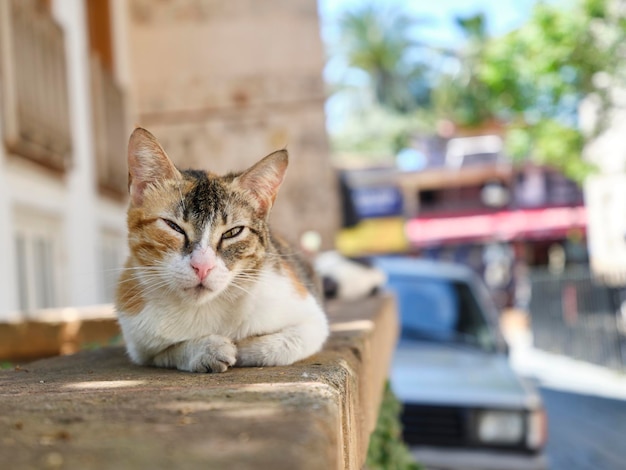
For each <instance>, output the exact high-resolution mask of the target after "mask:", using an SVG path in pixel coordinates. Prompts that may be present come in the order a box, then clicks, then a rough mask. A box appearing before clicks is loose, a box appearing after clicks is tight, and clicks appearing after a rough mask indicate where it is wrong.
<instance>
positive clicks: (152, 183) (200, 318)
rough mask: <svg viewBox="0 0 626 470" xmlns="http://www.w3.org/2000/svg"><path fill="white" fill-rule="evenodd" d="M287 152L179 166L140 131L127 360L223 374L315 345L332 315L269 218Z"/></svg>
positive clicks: (122, 308) (279, 361)
mask: <svg viewBox="0 0 626 470" xmlns="http://www.w3.org/2000/svg"><path fill="white" fill-rule="evenodd" d="M287 162H288V156H287V151H286V150H279V151H276V152H274V153H272V154H270V155H268V156H267V157H265V158H263V159H262V160H260V161H259V162H258V163H256V164H255V165H253V166H252V167H251V168H249V169H248V170H246V171H244V172H241V173H231V174H227V175H225V176H217V175H215V174H212V173H210V172H206V171H201V170H184V171H180V170H178V169H177V168H176V167H175V166H174V164H173V163H172V162H171V161H170V159H169V158H168V156H167V155H166V153H165V151H164V150H163V148H162V147H161V146H160V145H159V143H158V142H157V140H156V138H155V137H154V136H153V135H152V134H151V133H150V132H148V131H147V130H145V129H142V128H137V129H135V131H134V132H133V133H132V135H131V137H130V141H129V146H128V168H129V191H130V204H129V208H128V244H129V248H130V256H129V257H128V260H127V262H126V265H125V269H124V271H123V273H122V275H121V276H120V279H119V282H118V287H117V299H116V308H117V312H118V318H119V323H120V326H121V328H122V332H123V336H124V340H125V343H126V347H127V351H128V354H129V356H130V358H131V360H132V361H133V362H135V363H137V364H143V365H152V366H158V367H168V368H177V369H180V370H184V371H191V372H224V371H226V370H227V369H228V368H229V367H231V366H278V365H288V364H291V363H293V362H295V361H298V360H300V359H304V358H306V357H308V356H310V355H312V354H314V353H315V352H317V351H319V350H320V349H321V347H322V345H323V343H324V341H325V340H326V338H327V336H328V323H327V319H326V315H325V314H324V311H323V309H322V306H321V303H322V301H321V298H320V293H319V290H318V287H317V284H316V282H315V280H314V273H313V271H312V269H311V268H310V267H309V266H308V265H307V264H305V263H304V262H303V261H302V260H301V259H300V258H299V257H298V255H296V254H295V253H294V251H293V250H292V249H291V248H290V247H289V246H288V245H287V244H285V243H284V242H282V241H281V240H280V239H278V238H277V237H276V236H274V235H273V234H272V233H271V232H270V229H269V226H268V216H269V213H270V209H271V207H272V204H273V203H274V199H275V198H276V194H277V191H278V188H279V187H280V185H281V183H282V181H283V177H284V175H285V170H286V169H287Z"/></svg>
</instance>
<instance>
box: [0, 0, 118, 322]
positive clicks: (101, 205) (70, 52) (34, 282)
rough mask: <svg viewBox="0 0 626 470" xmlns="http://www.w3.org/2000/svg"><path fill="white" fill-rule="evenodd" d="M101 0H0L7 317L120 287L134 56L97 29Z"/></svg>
mask: <svg viewBox="0 0 626 470" xmlns="http://www.w3.org/2000/svg"><path fill="white" fill-rule="evenodd" d="M121 3H123V2H119V1H115V2H111V4H110V6H111V9H110V12H111V15H114V14H116V8H117V9H118V10H119V7H120V5H121ZM101 6H102V4H101V3H100V2H83V1H82V0H56V1H52V2H51V1H42V0H1V1H0V70H1V75H0V90H1V91H0V109H1V113H0V136H1V137H2V138H1V140H0V221H1V223H0V321H3V320H13V319H19V318H23V317H24V316H28V314H29V312H32V311H33V310H36V309H41V308H47V307H60V306H66V305H75V306H79V305H93V304H98V303H105V302H110V301H111V299H112V289H113V285H114V279H115V276H116V275H117V274H116V271H115V270H116V269H118V268H119V267H120V266H121V264H122V263H123V260H124V257H125V250H126V248H125V245H126V241H125V217H124V214H125V206H126V202H125V192H126V175H125V173H126V170H125V165H124V164H122V165H120V158H122V159H124V158H125V157H124V155H125V151H124V146H125V139H126V135H127V134H128V129H127V125H126V124H125V123H126V122H128V119H126V115H127V109H126V105H125V100H124V93H123V91H122V90H123V88H122V86H120V85H119V83H120V82H121V79H122V74H120V73H119V72H120V71H123V70H124V67H123V64H121V63H119V64H113V63H112V62H111V61H110V59H111V57H119V58H122V57H123V56H122V54H117V55H116V54H109V56H108V57H107V56H105V55H103V54H101V51H100V50H98V48H100V49H102V47H103V46H102V44H97V43H95V42H94V41H90V35H89V30H90V29H89V26H88V23H94V22H95V23H102V22H105V21H107V22H108V21H109V19H107V18H104V17H102V16H99V17H98V18H95V16H97V15H98V14H99V13H101V12H95V11H86V10H85V9H86V8H89V9H91V8H93V7H95V8H101ZM92 26H93V24H92ZM111 37H112V36H111ZM92 39H93V37H92ZM97 39H101V38H97ZM115 46H116V44H113V42H112V41H111V42H110V44H108V47H110V48H111V50H114V48H115ZM114 71H115V72H117V73H115V72H114Z"/></svg>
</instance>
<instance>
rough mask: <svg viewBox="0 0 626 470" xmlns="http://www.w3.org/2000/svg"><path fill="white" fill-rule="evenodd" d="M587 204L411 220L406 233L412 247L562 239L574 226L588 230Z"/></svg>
mask: <svg viewBox="0 0 626 470" xmlns="http://www.w3.org/2000/svg"><path fill="white" fill-rule="evenodd" d="M586 227H587V211H586V209H585V207H584V206H578V207H552V208H546V209H525V210H514V211H502V212H497V213H494V214H483V215H469V216H455V217H441V218H416V219H411V220H409V221H408V222H407V225H406V234H407V238H408V239H409V242H410V243H411V244H412V245H413V246H419V247H421V246H432V245H439V244H445V243H451V242H463V241H465V242H469V241H490V240H514V239H516V240H538V239H555V238H562V237H565V236H566V235H567V233H568V232H569V231H570V230H572V229H581V230H585V229H586Z"/></svg>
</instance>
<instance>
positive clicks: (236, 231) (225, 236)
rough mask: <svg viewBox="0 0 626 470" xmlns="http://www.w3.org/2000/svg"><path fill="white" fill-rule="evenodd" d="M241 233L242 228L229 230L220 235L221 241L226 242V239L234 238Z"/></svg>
mask: <svg viewBox="0 0 626 470" xmlns="http://www.w3.org/2000/svg"><path fill="white" fill-rule="evenodd" d="M241 232H243V227H234V228H231V229H230V230H228V231H226V232H224V233H223V234H222V240H226V239H228V238H234V237H236V236H237V235H239V234H240V233H241Z"/></svg>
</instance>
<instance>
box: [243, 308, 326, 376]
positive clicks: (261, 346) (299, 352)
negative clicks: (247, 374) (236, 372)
mask: <svg viewBox="0 0 626 470" xmlns="http://www.w3.org/2000/svg"><path fill="white" fill-rule="evenodd" d="M327 336H328V325H327V323H326V319H325V318H324V319H321V318H320V319H317V320H316V321H307V322H303V323H301V324H298V325H294V326H289V327H286V328H284V329H282V330H280V331H278V332H276V333H271V334H268V335H261V336H252V337H249V338H245V339H243V340H240V341H238V342H237V363H236V366H238V367H254V366H256V367H260V366H286V365H289V364H293V363H294V362H296V361H299V360H301V359H305V358H307V357H309V356H311V355H312V354H315V353H316V352H318V351H319V350H320V349H322V346H323V344H324V341H325V340H326V338H327Z"/></svg>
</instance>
